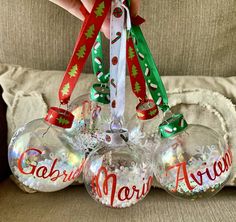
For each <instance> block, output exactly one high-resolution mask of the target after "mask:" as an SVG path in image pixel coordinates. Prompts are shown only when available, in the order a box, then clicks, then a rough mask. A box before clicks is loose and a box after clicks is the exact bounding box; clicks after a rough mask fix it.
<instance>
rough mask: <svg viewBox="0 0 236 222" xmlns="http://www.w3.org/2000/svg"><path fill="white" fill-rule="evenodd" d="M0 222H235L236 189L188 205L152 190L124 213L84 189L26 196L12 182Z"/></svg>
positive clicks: (1, 191) (1, 197) (2, 198)
mask: <svg viewBox="0 0 236 222" xmlns="http://www.w3.org/2000/svg"><path fill="white" fill-rule="evenodd" d="M0 202H1V204H0V221H1V222H11V221H17V222H25V221H35V222H54V221H58V222H59V221H65V222H75V221H79V222H94V221H96V222H147V221H148V222H173V221H174V222H235V218H236V211H235V202H236V187H233V188H227V189H224V190H223V191H222V192H220V193H219V194H217V196H215V197H214V198H212V199H209V200H203V201H196V202H189V201H180V200H177V199H174V198H173V197H171V196H170V195H168V194H167V193H166V192H165V191H163V190H159V189H152V190H151V192H150V194H149V195H148V196H147V197H146V198H145V199H144V200H143V201H142V202H141V203H139V204H137V205H135V206H133V207H131V208H128V209H124V210H114V209H110V208H106V207H102V206H100V205H98V204H97V203H96V202H94V201H93V200H92V199H91V198H90V197H89V195H88V194H87V193H86V191H85V188H84V187H83V186H76V187H69V188H67V189H65V190H62V191H60V192H56V193H36V194H25V193H23V192H22V191H21V190H19V189H18V188H17V187H16V186H15V185H14V184H13V183H12V182H11V181H10V180H6V181H4V182H3V183H1V184H0Z"/></svg>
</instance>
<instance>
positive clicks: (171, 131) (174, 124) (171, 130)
mask: <svg viewBox="0 0 236 222" xmlns="http://www.w3.org/2000/svg"><path fill="white" fill-rule="evenodd" d="M187 126H188V124H187V122H186V120H185V119H184V116H183V115H182V114H174V115H172V117H170V118H169V119H167V120H165V121H164V122H163V123H162V124H161V125H160V126H159V129H160V133H161V135H162V137H164V138H169V137H171V136H174V135H176V134H178V133H180V132H182V131H184V130H185V129H186V128H187Z"/></svg>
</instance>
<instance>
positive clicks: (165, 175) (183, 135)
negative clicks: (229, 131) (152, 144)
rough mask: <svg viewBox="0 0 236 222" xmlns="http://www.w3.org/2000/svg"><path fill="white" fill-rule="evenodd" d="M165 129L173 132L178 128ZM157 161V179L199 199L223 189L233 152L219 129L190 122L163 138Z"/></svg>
mask: <svg viewBox="0 0 236 222" xmlns="http://www.w3.org/2000/svg"><path fill="white" fill-rule="evenodd" d="M167 122H168V120H167ZM180 125H181V124H180ZM165 130H166V132H165V133H173V131H176V130H177V128H176V127H173V128H171V129H168V127H167V128H165ZM153 162H154V169H155V170H154V173H155V176H156V179H157V181H158V182H159V183H160V184H161V186H162V187H163V188H164V189H165V190H166V191H167V192H169V193H170V194H171V195H173V196H175V197H177V198H184V199H190V200H195V199H200V198H208V197H212V196H214V195H215V194H216V193H217V192H219V191H220V190H221V189H222V188H223V186H224V185H225V184H226V182H227V181H228V179H229V177H230V173H231V169H232V154H231V151H230V149H229V147H228V145H227V144H226V143H225V140H224V138H223V137H221V136H220V135H219V134H218V133H217V132H215V131H214V130H212V129H210V128H207V127H205V126H201V125H189V126H187V128H186V129H185V130H183V131H181V132H179V133H176V134H173V135H172V136H170V137H168V138H163V139H162V141H161V143H160V145H158V146H157V150H156V154H155V155H154V161H153Z"/></svg>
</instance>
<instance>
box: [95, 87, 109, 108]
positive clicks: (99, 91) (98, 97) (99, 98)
mask: <svg viewBox="0 0 236 222" xmlns="http://www.w3.org/2000/svg"><path fill="white" fill-rule="evenodd" d="M90 98H91V100H92V101H95V102H98V103H102V104H109V103H110V89H109V87H108V85H107V84H99V83H97V84H94V85H93V86H92V87H91V89H90Z"/></svg>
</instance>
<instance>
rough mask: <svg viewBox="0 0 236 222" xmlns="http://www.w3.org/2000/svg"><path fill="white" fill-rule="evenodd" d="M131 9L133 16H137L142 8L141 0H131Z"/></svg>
mask: <svg viewBox="0 0 236 222" xmlns="http://www.w3.org/2000/svg"><path fill="white" fill-rule="evenodd" d="M130 10H131V12H130V14H131V17H136V16H137V15H138V14H139V10H140V0H131V5H130Z"/></svg>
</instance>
